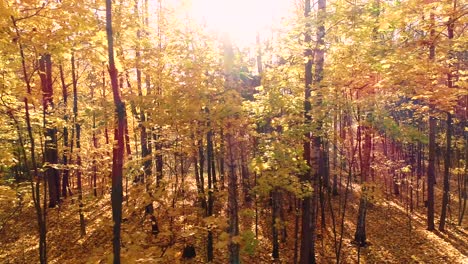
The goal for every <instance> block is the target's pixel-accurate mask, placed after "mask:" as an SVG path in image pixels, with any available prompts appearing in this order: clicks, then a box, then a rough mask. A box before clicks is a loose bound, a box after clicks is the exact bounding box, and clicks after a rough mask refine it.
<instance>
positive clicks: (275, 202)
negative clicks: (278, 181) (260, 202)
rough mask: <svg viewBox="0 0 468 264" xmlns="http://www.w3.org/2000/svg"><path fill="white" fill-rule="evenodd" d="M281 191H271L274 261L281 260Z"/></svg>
mask: <svg viewBox="0 0 468 264" xmlns="http://www.w3.org/2000/svg"><path fill="white" fill-rule="evenodd" d="M278 192H279V191H278V190H277V189H274V190H272V191H271V207H272V210H271V211H272V213H271V220H272V221H271V230H272V237H273V241H272V242H273V248H272V254H271V255H272V257H273V259H274V261H278V260H279V255H280V254H279V253H280V252H279V239H278V233H279V232H278V225H277V224H276V223H277V220H279V210H280V208H279V197H278V195H279V193H278Z"/></svg>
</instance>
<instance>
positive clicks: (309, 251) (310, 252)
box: [300, 0, 315, 264]
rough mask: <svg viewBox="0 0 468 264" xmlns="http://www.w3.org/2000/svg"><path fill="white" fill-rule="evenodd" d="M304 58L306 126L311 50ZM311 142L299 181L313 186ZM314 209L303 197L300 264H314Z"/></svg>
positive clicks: (307, 141) (307, 11) (307, 138)
mask: <svg viewBox="0 0 468 264" xmlns="http://www.w3.org/2000/svg"><path fill="white" fill-rule="evenodd" d="M304 16H305V17H306V18H308V17H309V16H310V0H305V10H304ZM309 27H310V24H307V25H306V29H305V43H306V45H310V43H311V40H312V39H311V35H310V29H309ZM305 56H306V58H307V62H306V64H305V88H304V91H305V95H304V118H305V125H306V126H308V125H310V123H311V122H312V117H311V113H310V111H311V110H312V106H311V103H310V97H311V85H312V60H313V54H312V49H310V48H307V49H306V50H305ZM310 148H311V142H310V132H308V133H306V134H305V140H304V142H303V159H304V161H305V162H306V164H307V167H308V168H307V171H306V172H305V173H304V175H302V177H301V181H303V182H305V183H306V184H310V185H312V186H311V187H314V186H313V179H312V173H311V169H312V168H311V153H310ZM314 212H315V208H314V206H313V196H312V194H309V196H307V197H304V198H303V200H302V225H301V251H300V263H301V264H310V263H315V247H314V242H315V241H314V237H315V221H314V219H315V217H314V216H313V213H314Z"/></svg>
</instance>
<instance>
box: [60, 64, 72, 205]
mask: <svg viewBox="0 0 468 264" xmlns="http://www.w3.org/2000/svg"><path fill="white" fill-rule="evenodd" d="M59 70H60V80H61V83H62V97H63V105H64V108H65V111H66V112H65V116H64V117H63V120H64V121H65V125H64V127H63V154H62V163H63V167H64V169H63V171H62V196H63V197H64V198H65V197H67V194H68V192H70V195H71V190H70V188H69V183H68V179H69V177H70V169H68V155H69V149H68V148H69V143H68V140H69V139H68V121H69V116H68V112H67V111H68V109H67V108H68V87H67V85H66V83H65V74H64V72H63V66H62V65H60V66H59Z"/></svg>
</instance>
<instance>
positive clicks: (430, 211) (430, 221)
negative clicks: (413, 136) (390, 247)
mask: <svg viewBox="0 0 468 264" xmlns="http://www.w3.org/2000/svg"><path fill="white" fill-rule="evenodd" d="M430 16H431V18H430V19H431V25H432V26H431V28H432V29H431V31H430V36H431V40H433V39H434V36H435V30H434V29H433V28H434V20H435V17H434V14H433V13H431V15H430ZM434 59H435V46H434V43H433V42H432V41H431V44H430V46H429V60H431V61H433V60H434ZM431 108H433V107H431ZM432 110H434V109H432ZM433 114H434V113H433V112H432V113H431V116H430V117H429V160H428V165H427V230H430V231H432V230H434V229H435V227H434V184H435V156H436V147H437V146H436V125H437V123H436V119H435V117H434V116H432V115H433Z"/></svg>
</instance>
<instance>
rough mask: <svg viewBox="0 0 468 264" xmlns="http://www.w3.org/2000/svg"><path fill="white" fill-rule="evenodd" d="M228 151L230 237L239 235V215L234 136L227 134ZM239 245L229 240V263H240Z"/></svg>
mask: <svg viewBox="0 0 468 264" xmlns="http://www.w3.org/2000/svg"><path fill="white" fill-rule="evenodd" d="M227 141H228V142H227V143H228V146H227V148H228V152H229V177H228V215H229V237H230V238H231V239H232V238H233V237H236V236H238V235H239V216H238V210H239V209H238V203H237V197H238V195H237V174H236V163H235V158H234V136H233V135H232V134H228V135H227ZM239 250H240V246H239V244H238V243H236V242H233V241H231V242H230V243H229V263H230V264H238V263H240V257H239Z"/></svg>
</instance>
